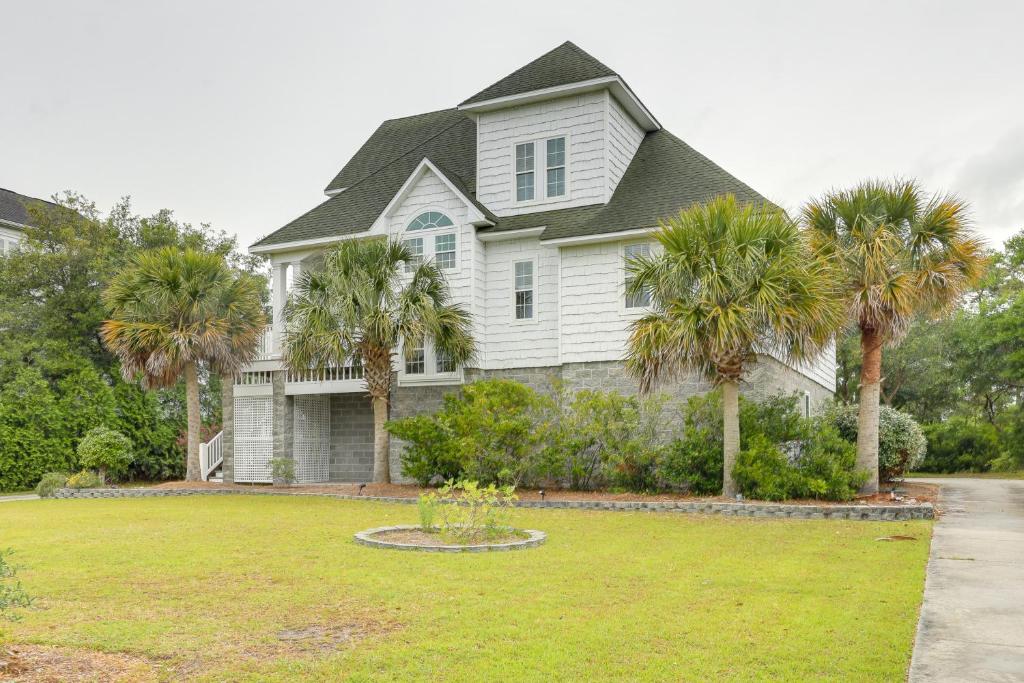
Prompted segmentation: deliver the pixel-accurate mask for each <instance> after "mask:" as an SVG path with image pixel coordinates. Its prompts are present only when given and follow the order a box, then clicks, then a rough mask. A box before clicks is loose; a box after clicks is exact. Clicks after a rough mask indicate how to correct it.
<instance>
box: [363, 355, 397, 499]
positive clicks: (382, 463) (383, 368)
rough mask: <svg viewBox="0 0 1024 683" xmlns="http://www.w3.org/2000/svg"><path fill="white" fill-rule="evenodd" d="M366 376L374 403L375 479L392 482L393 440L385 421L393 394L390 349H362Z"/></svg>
mask: <svg viewBox="0 0 1024 683" xmlns="http://www.w3.org/2000/svg"><path fill="white" fill-rule="evenodd" d="M361 355H362V361H363V377H364V378H365V380H366V388H367V390H368V391H369V392H370V400H371V401H372V404H373V481H374V483H375V484H390V483H391V457H390V451H391V439H390V435H389V434H388V430H387V429H385V428H384V423H385V422H387V421H388V396H389V394H390V393H391V349H385V348H364V349H363V350H362V353H361Z"/></svg>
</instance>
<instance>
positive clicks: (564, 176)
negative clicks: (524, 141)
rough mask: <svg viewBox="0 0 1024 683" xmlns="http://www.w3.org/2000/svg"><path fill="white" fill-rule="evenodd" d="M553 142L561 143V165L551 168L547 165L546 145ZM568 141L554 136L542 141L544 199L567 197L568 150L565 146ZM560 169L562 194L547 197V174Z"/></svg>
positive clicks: (562, 137) (560, 136)
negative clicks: (559, 141)
mask: <svg viewBox="0 0 1024 683" xmlns="http://www.w3.org/2000/svg"><path fill="white" fill-rule="evenodd" d="M553 140H561V141H562V163H561V165H557V166H551V165H549V164H548V155H549V152H548V145H549V144H550V143H551V142H552V141H553ZM567 144H568V140H567V139H566V138H565V136H563V135H556V136H555V137H553V138H548V139H546V140H545V141H544V196H545V198H551V199H554V198H562V197H567V196H569V148H568V146H567ZM558 169H562V194H556V195H549V194H548V184H549V181H548V173H550V172H551V171H556V170H558Z"/></svg>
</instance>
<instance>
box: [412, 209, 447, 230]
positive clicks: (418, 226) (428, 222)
mask: <svg viewBox="0 0 1024 683" xmlns="http://www.w3.org/2000/svg"><path fill="white" fill-rule="evenodd" d="M452 225H454V223H452V219H451V218H448V216H445V215H444V214H443V213H440V212H439V211H425V212H423V213H421V214H420V215H419V216H416V218H413V219H412V221H411V222H410V223H409V227H408V228H406V230H430V229H431V228H447V227H449V226H452Z"/></svg>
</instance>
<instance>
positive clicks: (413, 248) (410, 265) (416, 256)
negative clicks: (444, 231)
mask: <svg viewBox="0 0 1024 683" xmlns="http://www.w3.org/2000/svg"><path fill="white" fill-rule="evenodd" d="M402 243H403V244H404V245H405V246H406V247H407V248H408V249H409V251H410V252H411V253H412V258H411V259H409V260H408V261H406V262H405V272H407V273H411V272H412V271H414V270H416V267H417V266H419V265H420V264H421V263H423V238H422V237H411V238H409V239H407V240H403V241H402Z"/></svg>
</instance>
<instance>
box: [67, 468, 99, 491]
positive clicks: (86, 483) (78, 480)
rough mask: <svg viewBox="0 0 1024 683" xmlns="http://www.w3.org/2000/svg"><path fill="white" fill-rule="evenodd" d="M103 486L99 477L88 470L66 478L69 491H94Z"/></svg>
mask: <svg viewBox="0 0 1024 683" xmlns="http://www.w3.org/2000/svg"><path fill="white" fill-rule="evenodd" d="M102 485H103V480H102V479H100V477H99V475H98V474H96V473H95V472H90V471H89V470H82V471H81V472H79V473H78V474H72V475H71V476H70V477H68V483H67V487H68V488H69V489H94V488H97V487H99V486H102Z"/></svg>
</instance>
